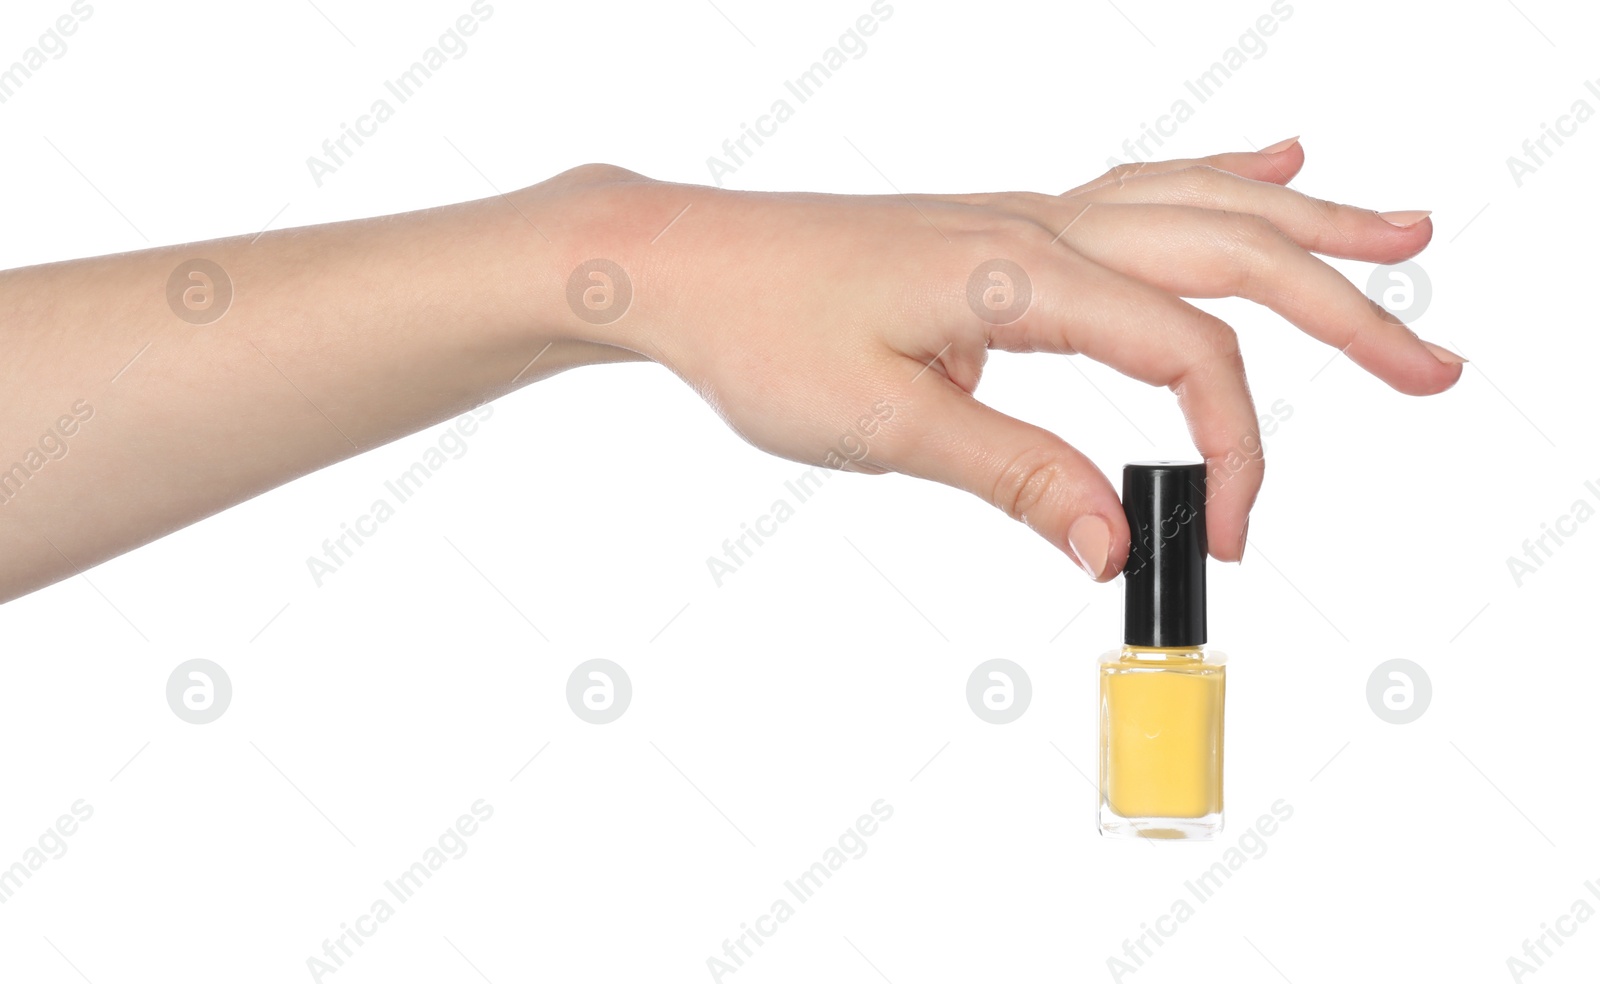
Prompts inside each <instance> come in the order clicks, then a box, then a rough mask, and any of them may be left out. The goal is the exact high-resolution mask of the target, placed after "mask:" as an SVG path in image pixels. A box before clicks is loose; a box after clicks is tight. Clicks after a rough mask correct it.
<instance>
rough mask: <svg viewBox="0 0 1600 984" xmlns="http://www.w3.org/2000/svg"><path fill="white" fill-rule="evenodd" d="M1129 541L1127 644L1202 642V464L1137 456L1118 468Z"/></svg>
mask: <svg viewBox="0 0 1600 984" xmlns="http://www.w3.org/2000/svg"><path fill="white" fill-rule="evenodd" d="M1122 509H1123V511H1124V512H1125V513H1126V514H1127V516H1128V529H1129V532H1130V533H1131V534H1132V542H1131V544H1130V545H1129V548H1128V566H1127V567H1125V568H1123V572H1122V576H1123V579H1124V580H1125V581H1126V584H1125V590H1126V595H1125V598H1124V603H1123V631H1122V639H1123V642H1124V643H1125V644H1126V645H1130V646H1158V647H1162V648H1168V647H1174V646H1199V645H1203V644H1204V643H1205V641H1206V466H1205V465H1204V464H1201V463H1200V462H1188V461H1135V462H1132V463H1130V464H1128V465H1125V466H1124V467H1123V469H1122Z"/></svg>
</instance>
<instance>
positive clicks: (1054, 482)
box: [989, 446, 1072, 522]
mask: <svg viewBox="0 0 1600 984" xmlns="http://www.w3.org/2000/svg"><path fill="white" fill-rule="evenodd" d="M1071 478H1072V476H1071V474H1070V473H1069V471H1068V469H1067V465H1066V463H1065V462H1064V461H1062V460H1061V455H1060V454H1059V453H1058V452H1057V450H1056V449H1055V448H1051V447H1046V446H1035V447H1031V448H1029V449H1028V450H1026V451H1024V452H1022V453H1021V454H1019V455H1017V456H1016V457H1015V458H1013V459H1012V460H1011V461H1009V462H1007V463H1006V466H1005V467H1004V468H1002V469H1001V470H1000V475H999V477H998V478H996V480H995V483H994V488H993V489H991V490H990V493H989V501H990V502H991V503H993V504H994V505H995V506H996V507H997V508H999V509H1000V510H1001V511H1002V512H1004V513H1005V514H1006V515H1007V516H1010V517H1011V518H1012V519H1015V520H1020V521H1022V522H1027V521H1028V517H1029V515H1030V514H1031V513H1032V512H1033V511H1034V510H1035V509H1037V508H1038V507H1039V505H1040V504H1041V503H1043V502H1044V501H1046V500H1047V499H1048V498H1050V497H1051V496H1052V495H1054V494H1055V493H1056V492H1057V491H1058V490H1059V489H1061V488H1064V487H1065V486H1066V485H1068V484H1069V483H1070V481H1071Z"/></svg>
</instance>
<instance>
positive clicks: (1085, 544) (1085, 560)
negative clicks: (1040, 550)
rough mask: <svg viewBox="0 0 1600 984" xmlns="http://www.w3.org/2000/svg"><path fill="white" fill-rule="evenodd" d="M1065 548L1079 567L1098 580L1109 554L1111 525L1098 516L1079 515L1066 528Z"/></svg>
mask: <svg viewBox="0 0 1600 984" xmlns="http://www.w3.org/2000/svg"><path fill="white" fill-rule="evenodd" d="M1067 549H1068V551H1070V552H1071V554H1072V559H1073V560H1075V561H1077V562H1078V566H1079V567H1081V568H1083V569H1084V570H1085V571H1086V572H1088V574H1089V576H1090V577H1092V578H1094V579H1095V580H1096V581H1098V580H1100V578H1101V576H1102V575H1103V574H1105V571H1106V559H1107V558H1108V557H1109V556H1110V555H1111V525H1110V524H1109V523H1107V522H1106V521H1105V520H1103V519H1101V518H1100V517H1099V516H1079V517H1078V518H1077V519H1076V520H1074V521H1073V523H1072V525H1071V526H1070V527H1068V528H1067Z"/></svg>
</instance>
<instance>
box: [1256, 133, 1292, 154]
mask: <svg viewBox="0 0 1600 984" xmlns="http://www.w3.org/2000/svg"><path fill="white" fill-rule="evenodd" d="M1299 142H1300V138H1299V137H1290V138H1289V139H1288V140H1279V141H1278V142H1277V143H1275V144H1273V145H1272V146H1271V147H1262V148H1261V149H1260V150H1259V151H1257V153H1261V154H1281V153H1283V152H1284V151H1286V150H1288V149H1289V148H1290V147H1293V146H1294V145H1295V144H1297V143H1299Z"/></svg>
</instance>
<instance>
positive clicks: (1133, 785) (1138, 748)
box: [1100, 461, 1226, 840]
mask: <svg viewBox="0 0 1600 984" xmlns="http://www.w3.org/2000/svg"><path fill="white" fill-rule="evenodd" d="M1122 507H1123V510H1124V511H1125V512H1126V513H1127V517H1128V528H1129V530H1130V532H1131V534H1132V537H1131V539H1132V542H1131V544H1130V546H1129V550H1128V564H1127V566H1126V567H1125V568H1124V569H1123V581H1124V591H1125V597H1124V609H1123V637H1122V638H1123V646H1122V648H1121V649H1113V650H1112V651H1111V652H1108V653H1106V654H1105V655H1104V656H1102V657H1100V832H1101V833H1102V834H1105V835H1107V836H1112V837H1154V838H1171V839H1201V840H1203V839H1207V838H1210V837H1214V836H1215V835H1216V834H1218V833H1219V832H1220V831H1221V830H1222V705H1223V684H1224V680H1225V667H1224V663H1225V660H1226V658H1225V657H1224V656H1223V655H1222V654H1221V653H1217V652H1212V651H1208V650H1206V648H1205V642H1206V467H1205V465H1203V464H1200V463H1190V462H1181V461H1139V462H1134V463H1132V464H1129V465H1127V466H1125V467H1124V468H1123V470H1122Z"/></svg>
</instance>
